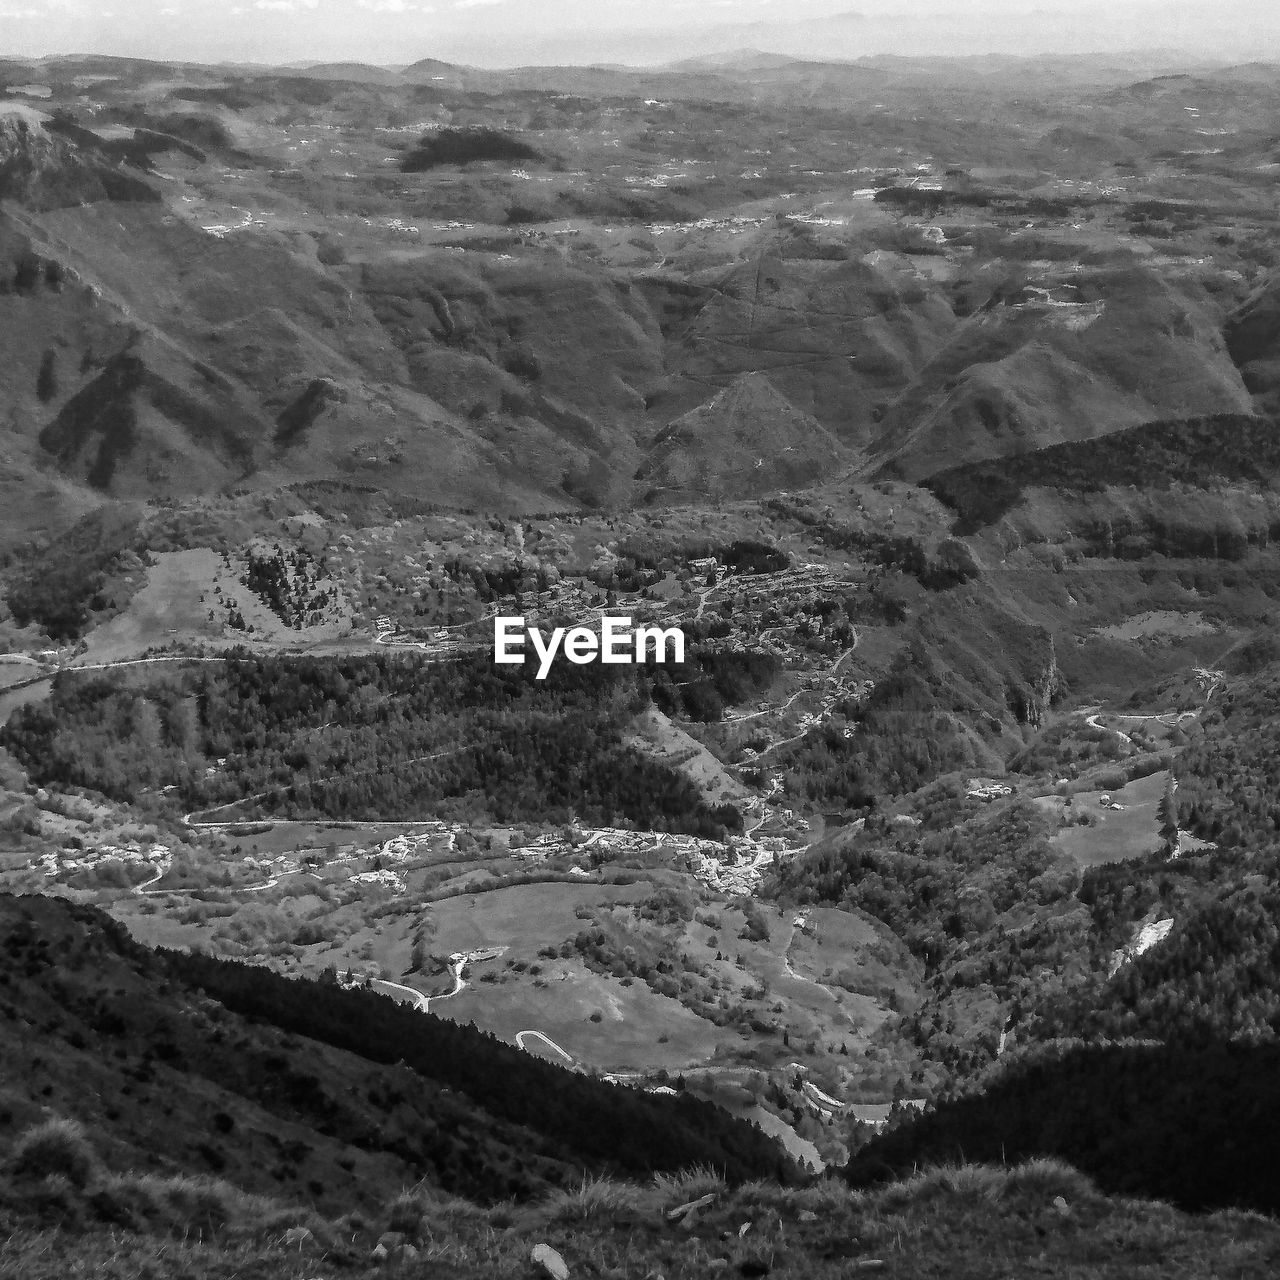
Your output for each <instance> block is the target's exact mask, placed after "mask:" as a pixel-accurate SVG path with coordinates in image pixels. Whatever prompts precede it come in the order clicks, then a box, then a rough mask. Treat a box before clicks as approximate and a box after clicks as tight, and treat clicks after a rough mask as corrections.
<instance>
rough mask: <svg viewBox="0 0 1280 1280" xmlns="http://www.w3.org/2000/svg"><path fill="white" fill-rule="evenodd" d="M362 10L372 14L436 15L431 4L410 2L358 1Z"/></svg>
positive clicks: (395, 0) (387, 0)
mask: <svg viewBox="0 0 1280 1280" xmlns="http://www.w3.org/2000/svg"><path fill="white" fill-rule="evenodd" d="M356 4H357V5H359V7H360V8H361V9H368V10H369V12H370V13H435V9H433V8H432V7H431V5H429V4H410V3H409V0H356Z"/></svg>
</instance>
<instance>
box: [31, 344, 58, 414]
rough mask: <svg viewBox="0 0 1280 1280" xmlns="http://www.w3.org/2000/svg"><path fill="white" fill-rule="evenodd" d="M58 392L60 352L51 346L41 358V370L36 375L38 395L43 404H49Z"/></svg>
mask: <svg viewBox="0 0 1280 1280" xmlns="http://www.w3.org/2000/svg"><path fill="white" fill-rule="evenodd" d="M57 394H58V353H57V352H56V351H54V349H53V348H52V347H50V348H49V349H48V350H47V351H46V352H45V353H44V355H43V356H42V357H41V358H40V372H39V373H38V374H37V375H36V395H37V397H38V398H39V400H40V403H41V404H48V403H49V401H50V400H52V399H53V398H54V396H56V395H57Z"/></svg>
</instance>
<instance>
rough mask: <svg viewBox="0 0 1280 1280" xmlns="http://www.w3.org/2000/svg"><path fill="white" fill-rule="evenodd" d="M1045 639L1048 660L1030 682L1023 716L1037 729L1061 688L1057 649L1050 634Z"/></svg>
mask: <svg viewBox="0 0 1280 1280" xmlns="http://www.w3.org/2000/svg"><path fill="white" fill-rule="evenodd" d="M1046 639H1047V641H1048V649H1049V652H1048V660H1047V661H1046V663H1045V665H1044V670H1043V671H1042V672H1041V673H1040V675H1039V676H1038V677H1037V678H1036V679H1034V680H1033V681H1032V682H1031V696H1030V698H1029V699H1028V700H1027V707H1026V715H1025V716H1024V717H1023V719H1024V720H1025V721H1026V723H1027V724H1029V725H1033V726H1034V727H1035V728H1037V729H1039V728H1040V727H1041V725H1043V724H1044V718H1045V716H1046V714H1048V711H1049V708H1050V706H1051V705H1052V704H1053V701H1054V699H1055V698H1057V697H1058V695H1059V694H1060V693H1061V692H1062V690H1063V679H1062V672H1061V671H1060V670H1059V669H1058V650H1057V647H1056V646H1055V644H1054V642H1053V636H1052V634H1050V635H1048V636H1047V637H1046Z"/></svg>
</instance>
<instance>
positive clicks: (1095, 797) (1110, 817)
mask: <svg viewBox="0 0 1280 1280" xmlns="http://www.w3.org/2000/svg"><path fill="white" fill-rule="evenodd" d="M1168 780H1169V772H1168V770H1162V771H1161V772H1159V773H1153V774H1152V775H1151V776H1150V777H1147V778H1139V779H1138V780H1137V781H1136V782H1131V783H1129V784H1128V785H1127V786H1124V787H1120V788H1119V789H1118V790H1116V791H1109V792H1102V791H1080V792H1077V793H1076V794H1075V796H1073V797H1072V802H1071V806H1070V808H1069V809H1066V810H1065V812H1066V814H1067V815H1068V818H1067V820H1069V815H1070V814H1071V813H1072V812H1074V813H1080V812H1082V811H1083V812H1085V813H1089V814H1092V815H1093V817H1094V818H1095V820H1096V822H1095V825H1093V826H1074V825H1073V826H1067V827H1064V828H1063V829H1062V830H1061V831H1059V832H1058V833H1057V835H1055V836H1054V837H1053V843H1054V844H1055V845H1056V846H1057V847H1058V848H1059V849H1061V850H1062V851H1063V852H1064V853H1067V854H1070V855H1071V857H1073V858H1074V859H1075V860H1076V862H1077V863H1078V864H1079V865H1080V866H1081V867H1096V866H1098V865H1099V864H1101V863H1104V862H1124V861H1126V860H1128V859H1130V858H1140V857H1143V856H1144V855H1146V854H1149V853H1151V852H1152V851H1153V850H1155V849H1158V848H1159V847H1160V843H1161V841H1160V816H1159V813H1158V808H1159V805H1160V800H1161V797H1162V796H1163V795H1164V789H1165V785H1166V783H1167V782H1168ZM1103 795H1109V796H1110V797H1111V799H1112V801H1114V802H1115V803H1116V804H1119V805H1123V806H1124V808H1123V809H1121V810H1115V809H1108V808H1105V807H1104V806H1103V805H1102V803H1101V798H1102V796H1103ZM1036 803H1037V804H1039V805H1041V806H1042V807H1044V808H1046V809H1048V810H1049V811H1050V812H1051V813H1054V814H1055V815H1059V816H1061V815H1062V814H1063V813H1064V802H1063V800H1062V799H1061V798H1060V797H1058V796H1041V797H1039V798H1038V799H1037V800H1036Z"/></svg>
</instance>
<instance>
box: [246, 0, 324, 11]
mask: <svg viewBox="0 0 1280 1280" xmlns="http://www.w3.org/2000/svg"><path fill="white" fill-rule="evenodd" d="M253 7H254V8H255V9H267V10H271V11H273V12H275V13H298V12H300V11H301V10H303V9H318V8H319V7H320V0H253Z"/></svg>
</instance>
